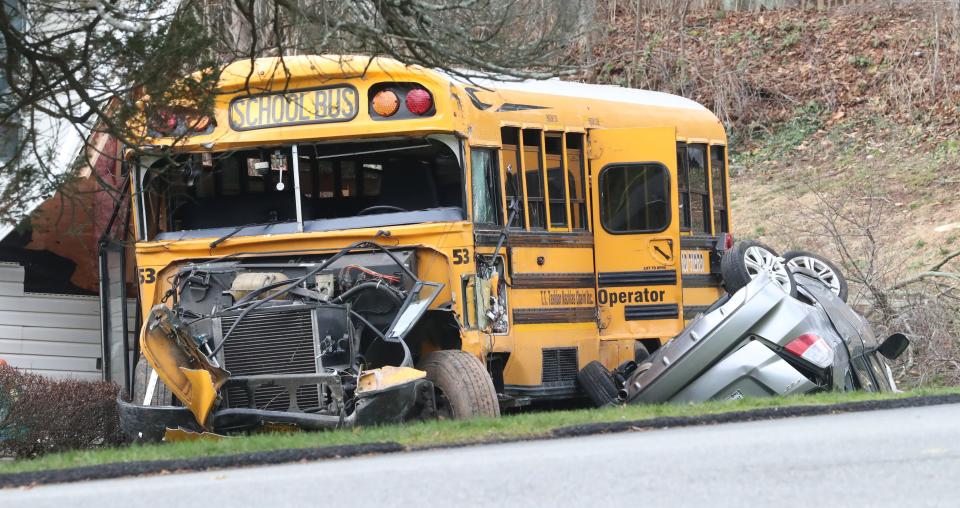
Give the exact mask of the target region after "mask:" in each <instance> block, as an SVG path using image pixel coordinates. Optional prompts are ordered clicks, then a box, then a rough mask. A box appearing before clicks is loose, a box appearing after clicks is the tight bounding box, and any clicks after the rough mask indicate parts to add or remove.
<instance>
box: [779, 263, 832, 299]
mask: <svg viewBox="0 0 960 508" xmlns="http://www.w3.org/2000/svg"><path fill="white" fill-rule="evenodd" d="M783 259H784V261H786V263H787V269H789V270H790V272H791V273H803V274H806V275H809V276H811V277H814V278H816V279H817V280H819V281H820V282H822V283H823V284H824V285H825V286H827V287H828V288H830V291H832V292H833V294H835V295H837V296H838V297H839V298H840V299H841V300H843V301H847V291H848V288H847V279H846V277H844V276H843V273H842V272H841V271H840V269H839V268H837V267H836V265H834V264H833V263H831V262H830V261H828V260H827V259H826V258H824V257H823V256H819V255H817V254H814V253H812V252H807V251H802V250H792V251H790V252H787V253H786V254H784V255H783Z"/></svg>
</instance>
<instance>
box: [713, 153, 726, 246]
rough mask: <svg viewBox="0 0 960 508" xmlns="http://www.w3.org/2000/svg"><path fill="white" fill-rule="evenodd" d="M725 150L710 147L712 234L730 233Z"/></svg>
mask: <svg viewBox="0 0 960 508" xmlns="http://www.w3.org/2000/svg"><path fill="white" fill-rule="evenodd" d="M726 159H727V158H726V149H725V147H723V146H722V145H713V146H711V147H710V171H711V181H712V191H711V192H712V193H713V234H715V235H719V234H720V233H729V232H730V219H729V216H728V215H727V185H726V176H727V160H726Z"/></svg>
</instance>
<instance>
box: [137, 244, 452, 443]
mask: <svg viewBox="0 0 960 508" xmlns="http://www.w3.org/2000/svg"><path fill="white" fill-rule="evenodd" d="M416 260H417V256H416V250H415V249H414V248H397V249H387V248H384V247H383V246H380V245H379V244H376V243H373V242H360V243H357V244H354V245H352V246H350V247H347V248H345V249H343V250H341V251H340V252H338V253H335V254H326V255H323V254H309V255H301V254H295V255H292V256H291V255H289V254H286V255H282V256H280V257H277V256H272V257H268V256H263V257H243V258H229V257H228V258H220V259H216V260H211V261H202V262H189V263H184V264H182V265H179V266H177V267H176V269H175V271H174V272H173V274H172V275H170V274H168V275H167V278H168V281H169V283H170V287H169V289H168V290H167V291H166V293H165V294H164V297H163V300H162V303H160V304H158V305H157V306H155V307H154V309H153V310H152V311H151V313H150V316H149V318H148V320H147V323H146V326H145V328H144V333H143V337H142V340H141V345H142V349H143V353H144V357H145V358H146V359H147V361H148V362H149V363H150V365H151V366H152V368H153V369H154V370H155V371H156V374H157V375H158V376H159V378H160V379H159V380H160V381H162V382H163V383H164V384H165V385H166V386H167V387H169V389H170V391H171V392H172V393H173V394H174V395H175V396H176V397H177V399H178V400H179V402H181V403H182V405H183V406H184V408H185V409H189V411H190V412H192V413H193V416H194V417H195V420H196V423H198V424H199V426H200V427H201V428H203V429H206V430H216V431H218V432H229V431H232V430H243V429H248V428H250V427H254V426H258V425H263V424H264V423H274V424H276V423H280V424H290V425H293V426H298V427H307V428H325V427H332V426H340V425H344V424H349V423H351V422H353V421H354V420H355V419H357V418H362V415H360V413H362V411H361V410H362V409H364V408H370V407H376V406H378V405H379V406H383V407H384V408H385V409H384V411H385V412H386V413H387V414H383V415H380V414H377V415H376V416H370V415H371V414H373V413H378V412H379V411H373V412H371V411H367V412H366V414H367V415H368V418H374V419H377V418H381V417H383V418H387V419H388V420H402V419H405V418H407V417H409V416H410V415H414V416H416V415H419V414H421V413H423V412H424V411H425V410H429V406H431V402H432V398H431V397H430V395H432V387H430V386H429V382H428V381H426V380H425V379H423V377H424V373H423V372H422V371H417V370H415V369H413V368H412V367H413V360H414V356H413V354H412V353H411V351H410V348H409V347H408V345H407V344H406V343H405V341H404V338H405V337H406V336H407V334H408V333H409V332H410V331H411V330H412V329H413V327H414V325H416V323H417V322H418V321H419V320H420V318H421V317H422V316H423V314H424V313H425V312H426V311H427V309H428V308H429V306H430V305H431V303H432V302H433V300H434V299H435V298H436V296H437V295H438V294H439V289H440V288H441V287H442V285H441V284H438V283H433V282H425V281H421V280H419V279H418V277H417V275H416V273H417V265H416V263H417V261H416ZM400 388H402V389H400ZM147 389H148V390H150V389H153V388H150V387H147ZM385 391H392V392H394V393H393V394H392V395H390V396H387V397H379V396H380V395H382V392H385ZM399 392H403V393H402V394H401V395H398V393H399ZM427 392H429V393H427ZM140 395H142V396H143V400H144V404H146V401H147V400H150V399H151V398H152V396H153V395H152V393H142V394H138V393H137V392H136V391H135V393H134V399H135V400H133V401H132V402H133V404H137V403H138V402H139V401H138V400H136V399H137V398H138V397H139V396H140ZM397 397H399V398H397ZM384 401H386V402H384ZM387 406H390V407H387ZM137 407H138V408H141V409H143V408H147V406H146V405H144V406H137ZM184 408H178V409H184ZM134 409H135V408H134V407H133V406H132V405H129V404H128V405H127V410H128V411H127V412H128V413H129V412H132V411H134ZM147 409H149V408H147ZM171 409H172V408H171ZM141 412H142V411H141ZM140 416H143V415H142V414H141V415H140ZM181 416H182V415H181ZM208 416H212V417H213V418H211V419H209V420H208ZM134 420H136V421H139V420H142V418H140V417H137V418H134ZM141 423H142V422H141ZM164 425H165V426H167V427H169V426H170V425H169V424H164ZM125 427H126V426H125ZM125 430H126V429H125ZM128 434H129V432H128Z"/></svg>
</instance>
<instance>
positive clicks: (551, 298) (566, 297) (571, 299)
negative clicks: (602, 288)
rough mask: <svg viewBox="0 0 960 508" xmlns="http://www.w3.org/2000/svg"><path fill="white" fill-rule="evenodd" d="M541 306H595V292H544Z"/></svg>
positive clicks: (541, 292) (542, 292) (541, 295)
mask: <svg viewBox="0 0 960 508" xmlns="http://www.w3.org/2000/svg"><path fill="white" fill-rule="evenodd" d="M540 304H541V305H593V290H580V291H574V290H562V289H558V290H543V291H540Z"/></svg>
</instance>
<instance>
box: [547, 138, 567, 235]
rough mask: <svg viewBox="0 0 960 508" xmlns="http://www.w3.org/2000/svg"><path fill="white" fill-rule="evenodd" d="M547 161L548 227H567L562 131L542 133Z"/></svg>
mask: <svg viewBox="0 0 960 508" xmlns="http://www.w3.org/2000/svg"><path fill="white" fill-rule="evenodd" d="M543 145H544V153H545V155H546V161H547V191H548V197H549V199H550V227H551V228H557V229H564V230H565V229H567V184H566V183H565V182H564V175H563V133H558V132H548V133H546V134H545V135H544V144H543Z"/></svg>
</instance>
